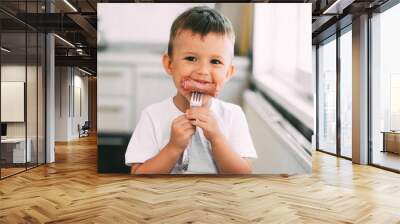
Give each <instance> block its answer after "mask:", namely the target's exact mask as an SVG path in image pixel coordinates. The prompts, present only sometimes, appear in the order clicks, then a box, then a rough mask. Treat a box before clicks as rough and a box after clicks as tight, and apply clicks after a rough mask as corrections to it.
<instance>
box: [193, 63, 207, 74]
mask: <svg viewBox="0 0 400 224" xmlns="http://www.w3.org/2000/svg"><path fill="white" fill-rule="evenodd" d="M196 74H198V75H208V74H209V69H208V67H207V65H205V64H199V65H198V66H197V68H196Z"/></svg>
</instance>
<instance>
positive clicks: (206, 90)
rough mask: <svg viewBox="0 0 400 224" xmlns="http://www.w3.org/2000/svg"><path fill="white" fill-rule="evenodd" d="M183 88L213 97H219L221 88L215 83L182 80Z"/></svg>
mask: <svg viewBox="0 0 400 224" xmlns="http://www.w3.org/2000/svg"><path fill="white" fill-rule="evenodd" d="M181 86H182V88H183V89H184V90H186V91H189V92H200V93H203V94H207V95H210V96H213V97H216V96H218V94H219V90H220V87H219V86H218V85H217V84H215V83H211V82H206V81H200V80H193V79H184V80H182V82H181Z"/></svg>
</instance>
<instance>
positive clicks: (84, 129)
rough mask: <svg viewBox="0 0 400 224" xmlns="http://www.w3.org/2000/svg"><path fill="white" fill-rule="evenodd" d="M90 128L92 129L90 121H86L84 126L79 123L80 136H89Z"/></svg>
mask: <svg viewBox="0 0 400 224" xmlns="http://www.w3.org/2000/svg"><path fill="white" fill-rule="evenodd" d="M89 129H90V125H89V121H85V123H84V124H83V125H82V127H80V125H79V124H78V131H79V138H80V137H87V136H89Z"/></svg>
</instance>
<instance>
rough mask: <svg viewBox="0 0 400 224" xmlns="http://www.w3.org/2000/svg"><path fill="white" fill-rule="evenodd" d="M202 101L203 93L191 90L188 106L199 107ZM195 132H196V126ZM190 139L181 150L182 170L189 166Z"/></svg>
mask: <svg viewBox="0 0 400 224" xmlns="http://www.w3.org/2000/svg"><path fill="white" fill-rule="evenodd" d="M202 103H203V95H202V94H201V93H199V92H192V96H191V97H190V108H193V107H200V106H201V105H202ZM196 132H197V127H196ZM192 140H193V137H192V139H191V140H190V142H189V144H188V146H187V147H186V149H185V151H183V156H182V170H185V171H186V170H187V169H188V167H189V156H188V150H189V149H190V147H191V145H192Z"/></svg>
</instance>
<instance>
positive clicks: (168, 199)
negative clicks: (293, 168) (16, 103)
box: [0, 137, 400, 224]
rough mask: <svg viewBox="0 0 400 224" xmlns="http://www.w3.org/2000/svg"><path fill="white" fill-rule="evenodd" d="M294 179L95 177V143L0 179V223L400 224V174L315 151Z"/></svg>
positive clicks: (67, 148) (65, 149) (66, 149)
mask: <svg viewBox="0 0 400 224" xmlns="http://www.w3.org/2000/svg"><path fill="white" fill-rule="evenodd" d="M313 165H314V166H313V169H314V172H313V174H311V175H297V176H290V177H285V176H235V177H232V176H225V177H204V176H203V177H201V176H197V177H196V176H195V177H193V176H192V177H171V176H161V177H160V176H157V177H133V176H129V175H123V174H118V175H115V174H113V175H111V174H110V175H104V174H103V175H99V174H97V173H96V140H95V138H94V137H89V138H83V139H82V140H81V141H76V142H71V143H69V144H57V147H56V163H55V164H50V165H46V166H41V167H38V168H35V169H32V170H29V171H27V172H25V173H21V174H18V175H16V176H13V177H10V178H7V179H5V180H2V181H0V223H44V222H47V223H250V222H251V223H373V224H376V223H385V224H386V223H400V175H399V174H396V173H392V172H388V171H384V170H381V169H378V168H374V167H370V166H360V165H353V164H351V162H350V161H348V160H343V159H337V158H336V157H333V156H330V155H327V154H323V153H320V152H317V153H316V154H315V156H314V163H313Z"/></svg>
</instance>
